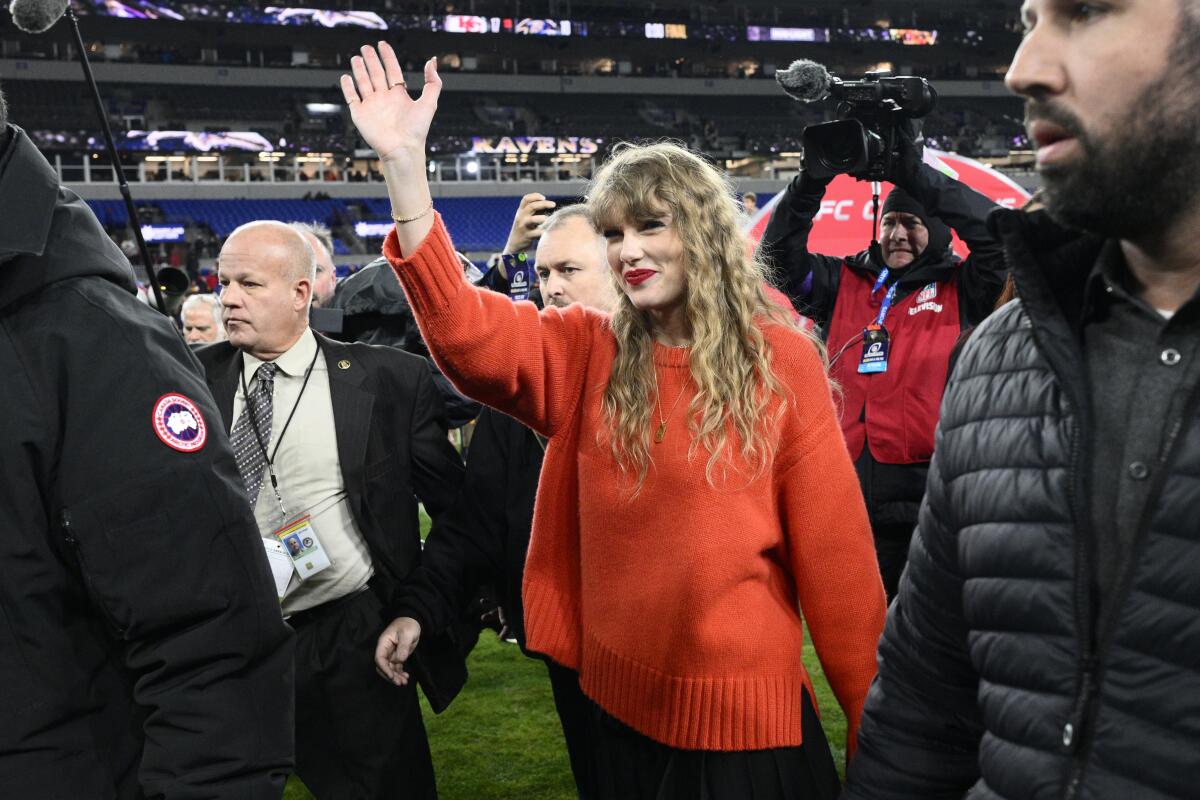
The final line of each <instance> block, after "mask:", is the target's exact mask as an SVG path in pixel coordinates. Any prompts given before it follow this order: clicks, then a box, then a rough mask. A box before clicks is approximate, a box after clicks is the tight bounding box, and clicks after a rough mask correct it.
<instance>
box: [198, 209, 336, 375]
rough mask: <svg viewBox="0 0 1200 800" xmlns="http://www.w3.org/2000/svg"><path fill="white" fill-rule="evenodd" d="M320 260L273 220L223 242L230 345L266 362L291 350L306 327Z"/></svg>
mask: <svg viewBox="0 0 1200 800" xmlns="http://www.w3.org/2000/svg"><path fill="white" fill-rule="evenodd" d="M315 273H316V256H315V255H314V253H313V249H312V247H311V246H310V245H309V243H308V242H307V241H305V239H304V237H303V236H302V235H301V234H300V233H298V232H297V231H295V230H293V229H292V228H290V227H288V226H287V225H285V224H283V223H282V222H274V221H269V220H264V221H259V222H250V223H247V224H245V225H243V226H242V227H240V228H238V229H237V230H235V231H234V232H233V233H231V234H230V235H229V238H228V239H226V240H225V244H224V246H222V247H221V254H220V255H219V256H218V259H217V276H218V278H219V279H220V282H221V286H222V291H221V306H222V314H221V317H222V320H223V321H224V323H225V330H226V331H227V332H228V334H229V341H230V343H232V344H233V345H234V346H235V347H237V348H239V349H241V350H244V351H246V352H248V353H250V354H251V355H253V356H255V357H257V358H260V359H262V360H263V361H273V360H274V359H275V358H277V357H279V356H280V355H282V354H283V353H285V352H287V350H288V348H290V347H291V346H292V345H293V344H295V342H296V340H297V339H299V338H300V335H301V334H303V333H304V331H305V329H306V328H307V327H308V306H309V303H310V302H311V301H312V285H313V279H314V277H315Z"/></svg>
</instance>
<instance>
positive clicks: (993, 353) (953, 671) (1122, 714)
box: [844, 0, 1200, 800]
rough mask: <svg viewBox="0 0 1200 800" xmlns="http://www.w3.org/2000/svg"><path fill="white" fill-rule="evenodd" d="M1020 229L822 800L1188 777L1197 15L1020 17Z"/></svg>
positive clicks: (1198, 647) (1148, 789)
mask: <svg viewBox="0 0 1200 800" xmlns="http://www.w3.org/2000/svg"><path fill="white" fill-rule="evenodd" d="M1023 17H1024V21H1025V37H1024V41H1023V42H1022V44H1021V47H1020V49H1019V50H1018V51H1017V54H1016V57H1015V59H1014V61H1013V64H1012V67H1011V68H1010V70H1009V73H1008V79H1007V80H1008V85H1009V87H1010V88H1011V89H1012V90H1013V91H1015V92H1017V93H1019V94H1021V95H1022V96H1024V97H1025V98H1026V100H1027V123H1028V128H1029V133H1030V137H1031V138H1032V139H1033V140H1034V141H1035V142H1036V144H1037V148H1038V152H1037V164H1038V170H1039V172H1040V173H1041V175H1042V179H1043V182H1044V189H1045V192H1044V198H1045V204H1046V208H1045V210H1044V211H1038V212H1031V213H1028V214H1026V213H1020V212H1014V211H997V212H995V213H993V215H992V216H991V218H990V225H991V228H992V230H993V231H994V232H995V234H996V235H997V237H998V238H999V239H1000V240H1001V241H1002V242H1003V243H1004V246H1005V249H1006V254H1007V261H1008V263H1009V264H1010V265H1011V267H1012V270H1013V276H1014V279H1015V282H1016V287H1017V294H1018V296H1019V299H1018V300H1017V301H1016V302H1013V303H1010V304H1009V305H1007V306H1005V307H1004V308H1003V309H1001V310H1000V311H998V312H997V313H995V314H994V315H993V316H992V317H990V318H989V319H988V320H987V321H986V322H984V323H983V324H982V325H981V326H980V327H979V328H978V329H977V330H976V332H975V335H974V336H973V337H972V339H971V340H970V342H969V343H968V344H967V346H966V348H965V349H964V350H963V353H962V356H961V358H960V360H959V362H958V365H957V367H956V368H955V370H954V374H953V376H952V377H951V380H950V382H949V385H948V386H947V388H946V393H945V402H944V405H943V406H942V417H941V422H940V426H939V430H938V433H937V437H936V447H935V451H934V457H933V462H932V464H931V467H930V472H929V482H928V488H927V494H926V497H925V501H924V503H923V505H922V508H921V514H920V522H919V526H918V530H917V532H916V534H915V536H914V540H913V546H912V551H911V553H910V557H909V568H908V570H907V572H905V574H904V577H903V578H902V580H901V583H900V590H899V595H898V599H897V601H896V603H895V604H894V605H893V607H892V609H891V612H890V614H889V617H888V623H887V627H886V630H885V632H884V635H883V637H882V639H881V641H880V648H879V667H880V670H879V677H878V679H877V681H876V683H875V685H874V686H873V688H872V690H871V693H870V696H869V698H868V700H867V703H866V710H865V712H864V714H863V718H862V727H861V730H860V734H859V743H858V754H857V756H856V758H855V759H854V762H853V763H852V764H851V767H850V772H849V782H848V787H847V791H846V794H845V795H844V797H847V798H854V799H857V798H871V799H872V800H889V798H917V797H920V798H960V797H963V796H964V795H968V796H970V797H971V798H987V800H1002V799H1003V800H1018V799H1019V800H1040V799H1041V798H1056V799H1057V798H1064V799H1065V800H1075V799H1076V798H1079V799H1080V800H1083V799H1084V798H1086V799H1087V800H1127V799H1128V798H1138V800H1167V799H1168V798H1171V799H1175V800H1181V799H1182V798H1188V797H1195V796H1196V784H1195V781H1196V776H1197V775H1200V525H1197V523H1196V519H1197V517H1198V515H1200V484H1198V482H1197V478H1198V476H1200V422H1198V420H1197V414H1198V412H1200V405H1198V404H1200V300H1198V299H1197V294H1198V292H1197V290H1198V289H1200V251H1197V248H1196V233H1197V231H1200V78H1198V77H1197V76H1198V75H1200V70H1198V68H1200V2H1197V0H1120V1H1119V2H1109V3H1097V4H1091V3H1065V2H1060V1H1059V0H1026V2H1025V5H1024V8H1023Z"/></svg>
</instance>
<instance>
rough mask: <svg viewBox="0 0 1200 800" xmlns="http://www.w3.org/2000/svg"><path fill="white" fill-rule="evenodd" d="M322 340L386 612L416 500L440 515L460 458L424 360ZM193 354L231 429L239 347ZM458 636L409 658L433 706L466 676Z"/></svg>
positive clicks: (411, 550) (400, 572)
mask: <svg viewBox="0 0 1200 800" xmlns="http://www.w3.org/2000/svg"><path fill="white" fill-rule="evenodd" d="M316 337H317V343H318V344H319V346H320V348H321V351H322V354H323V355H324V357H325V361H326V364H327V365H328V368H329V393H330V397H331V399H332V402H333V418H334V428H335V432H336V434H337V447H338V459H339V461H340V462H341V468H342V477H343V479H344V481H345V483H346V493H347V495H348V496H349V500H350V509H351V513H352V514H353V516H354V521H355V523H356V524H357V525H358V529H359V531H360V532H361V533H362V535H363V538H364V539H365V540H366V543H367V547H368V548H369V550H370V551H371V559H372V561H373V562H374V566H375V574H376V578H375V579H373V580H372V582H371V583H372V587H373V588H374V589H375V590H376V591H377V592H379V593H380V594H381V597H382V599H383V602H384V606H385V608H387V609H390V608H391V606H392V605H393V602H394V592H395V587H396V586H397V585H398V584H399V582H400V581H401V580H403V579H404V578H405V577H406V576H407V575H408V573H409V572H411V571H412V570H413V569H414V568H415V567H416V566H417V564H418V563H419V562H420V559H421V536H420V524H419V520H418V510H417V498H420V500H421V502H422V503H424V505H425V509H426V510H427V511H428V512H429V514H430V515H431V516H432V517H434V518H435V519H436V518H437V517H438V515H440V514H441V513H442V512H443V511H445V510H447V509H448V508H450V506H451V505H452V503H453V502H454V499H455V496H456V494H457V492H458V488H459V486H460V484H461V483H462V478H463V464H462V460H461V459H460V458H459V456H458V453H457V452H456V451H455V450H454V448H453V447H451V445H450V442H449V441H448V440H447V438H446V431H447V427H446V412H445V408H444V406H443V404H442V400H441V398H440V396H439V395H438V392H437V389H436V388H435V387H434V385H433V380H432V379H431V378H430V376H429V368H428V367H427V366H426V364H425V361H424V360H423V359H421V358H420V357H418V356H414V355H410V354H408V353H405V352H402V351H400V350H397V349H395V348H392V347H380V346H373V345H365V344H343V343H341V342H335V341H333V340H332V339H329V338H327V337H325V336H322V335H321V334H319V333H317V334H316ZM196 355H197V357H199V359H200V361H201V363H203V364H204V368H205V371H206V373H207V380H208V386H209V388H210V389H211V390H212V393H213V397H214V398H215V399H216V401H217V407H218V409H219V410H220V412H221V418H222V419H223V420H224V422H225V428H226V430H228V429H229V428H230V427H231V425H232V424H233V398H234V392H236V391H240V389H239V386H240V380H239V377H238V373H239V370H241V368H242V356H241V352H240V351H239V350H238V349H237V348H235V347H234V346H233V345H231V344H230V343H229V342H217V343H216V344H212V345H208V346H207V347H202V348H200V349H199V350H197V351H196ZM389 620H390V617H389ZM452 635H453V634H452V633H450V634H448V635H447V636H445V637H431V638H430V639H429V640H428V641H426V639H425V638H424V637H423V638H422V641H421V646H420V647H419V648H418V650H417V655H416V657H415V658H414V661H413V663H411V664H410V667H411V668H412V670H413V673H414V675H416V677H417V679H418V681H419V682H420V683H421V687H422V688H423V689H424V690H425V694H426V696H427V698H428V699H429V701H430V705H431V706H432V707H433V708H434V710H435V711H440V710H441V709H442V708H444V707H445V705H446V704H448V703H449V702H450V700H451V699H452V698H453V697H454V695H455V694H457V692H458V690H459V689H460V688H462V685H463V683H464V682H465V681H466V666H465V664H464V661H463V658H462V656H461V655H460V654H459V650H458V647H457V646H456V645H455V643H454V642H453V641H452V640H451V639H450V638H449V637H450V636H452Z"/></svg>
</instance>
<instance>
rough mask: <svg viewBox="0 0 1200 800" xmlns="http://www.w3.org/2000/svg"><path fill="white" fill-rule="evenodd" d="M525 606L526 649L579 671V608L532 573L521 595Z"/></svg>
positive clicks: (526, 577) (526, 574)
mask: <svg viewBox="0 0 1200 800" xmlns="http://www.w3.org/2000/svg"><path fill="white" fill-rule="evenodd" d="M521 600H522V603H523V604H524V606H525V647H526V649H527V650H529V651H530V652H534V653H541V654H542V655H544V656H547V657H549V658H551V659H553V660H554V661H556V662H558V663H559V664H561V665H563V666H564V667H569V668H570V669H573V670H578V669H579V662H580V650H579V627H580V626H579V605H578V604H577V603H575V602H572V601H571V600H568V599H566V598H565V597H563V596H562V595H561V594H560V593H559V592H558V591H557V590H555V589H554V587H553V586H552V585H551V583H550V580H549V579H545V578H543V579H541V580H538V579H536V577H535V576H533V575H531V574H530V573H529V572H528V571H526V573H525V586H524V590H523V591H522V592H521Z"/></svg>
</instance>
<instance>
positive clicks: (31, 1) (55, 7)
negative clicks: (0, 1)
mask: <svg viewBox="0 0 1200 800" xmlns="http://www.w3.org/2000/svg"><path fill="white" fill-rule="evenodd" d="M69 2H70V0H12V3H10V4H9V6H8V13H10V14H12V18H13V24H14V25H16V26H17V27H18V28H20V29H21V30H23V31H25V32H26V33H34V34H37V33H45V32H46V31H48V30H50V29H51V28H53V27H54V23H56V22H58V21H59V19H61V18H62V15H63V14H65V13H67V4H68V3H69Z"/></svg>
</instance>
